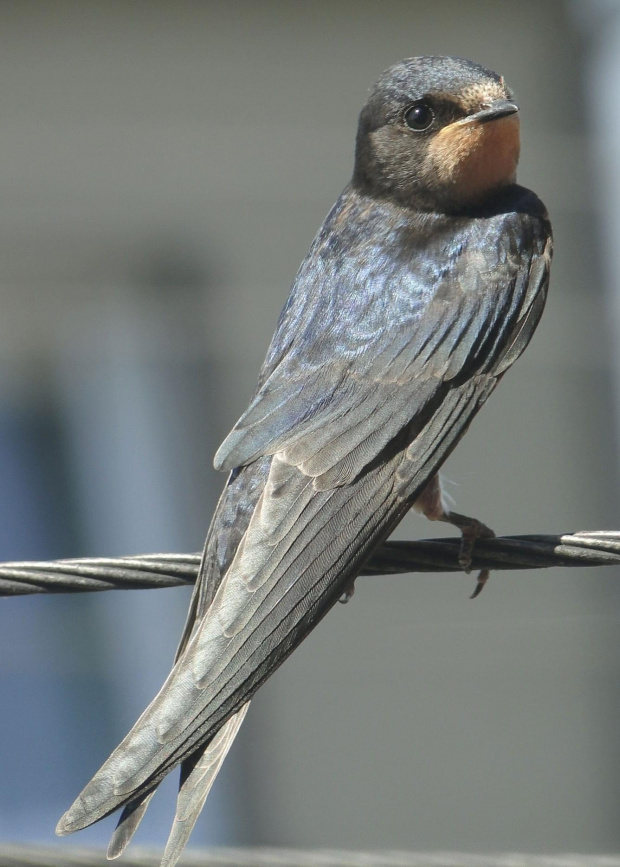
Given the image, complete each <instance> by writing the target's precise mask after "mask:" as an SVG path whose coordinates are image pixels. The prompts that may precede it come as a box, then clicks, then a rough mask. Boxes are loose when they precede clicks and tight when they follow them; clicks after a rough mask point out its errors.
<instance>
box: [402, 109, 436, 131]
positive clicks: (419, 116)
mask: <svg viewBox="0 0 620 867" xmlns="http://www.w3.org/2000/svg"><path fill="white" fill-rule="evenodd" d="M434 120H435V113H434V112H433V109H432V108H431V107H430V105H427V103H425V102H417V103H416V104H415V105H412V106H411V108H409V109H407V111H406V112H405V123H406V124H407V126H408V127H409V129H414V130H416V132H421V131H422V130H424V129H428V128H429V126H430V125H431V124H432V122H433V121H434Z"/></svg>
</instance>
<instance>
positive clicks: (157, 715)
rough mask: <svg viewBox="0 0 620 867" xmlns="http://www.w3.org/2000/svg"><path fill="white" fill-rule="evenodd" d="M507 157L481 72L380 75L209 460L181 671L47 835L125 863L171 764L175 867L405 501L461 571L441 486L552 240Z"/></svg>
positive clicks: (544, 267) (463, 523)
mask: <svg viewBox="0 0 620 867" xmlns="http://www.w3.org/2000/svg"><path fill="white" fill-rule="evenodd" d="M519 147H520V142H519V119H518V107H517V104H516V103H515V101H514V97H513V94H512V92H511V91H510V90H509V89H508V87H507V85H506V84H505V82H504V79H503V78H502V77H500V76H499V75H497V74H496V73H494V72H492V71H490V70H488V69H485V68H484V67H482V66H479V65H478V64H476V63H472V62H470V61H467V60H462V59H459V58H452V57H415V58H411V59H408V60H404V61H402V62H401V63H398V64H396V65H395V66H392V67H391V68H390V69H388V70H387V71H386V72H384V73H383V75H382V76H381V77H380V78H379V80H378V81H377V83H376V84H375V86H374V88H373V89H372V90H371V92H370V95H369V98H368V100H367V102H366V104H365V105H364V107H363V109H362V111H361V114H360V118H359V125H358V131H357V139H356V149H355V162H354V171H353V176H352V179H351V181H350V183H349V184H348V185H347V186H346V187H345V189H344V191H343V193H342V194H341V196H340V198H339V199H338V201H337V202H336V204H335V205H334V207H333V208H332V210H331V211H330V213H329V214H328V216H327V218H326V220H325V222H324V223H323V226H322V227H321V229H320V230H319V232H318V235H317V236H316V238H315V240H314V242H313V244H312V246H311V248H310V251H309V253H308V255H307V256H306V258H305V259H304V261H303V262H302V264H301V266H300V268H299V271H298V273H297V276H296V278H295V281H294V283H293V286H292V289H291V292H290V295H289V298H288V301H287V302H286V305H285V307H284V309H283V311H282V314H281V316H280V319H279V322H278V324H277V328H276V331H275V335H274V337H273V340H272V343H271V346H270V347H269V350H268V352H267V357H266V360H265V362H264V364H263V367H262V369H261V371H260V375H259V380H258V387H257V390H256V394H255V396H254V398H253V400H252V401H251V403H250V405H249V407H248V409H247V410H246V412H245V413H244V414H243V415H242V416H241V418H240V419H239V421H238V422H237V424H236V425H235V427H234V428H233V430H232V432H231V433H230V434H229V435H228V437H227V438H226V439H225V441H224V443H223V444H222V446H221V447H220V448H219V450H218V452H217V454H216V455H215V460H214V463H215V467H216V469H219V470H226V471H228V472H229V475H228V481H227V483H226V486H225V488H224V491H223V493H222V495H221V498H220V500H219V503H218V506H217V508H216V511H215V515H214V518H213V521H212V524H211V527H210V530H209V533H208V536H207V541H206V545H205V549H204V554H203V558H202V563H201V566H200V572H199V577H198V581H197V584H196V587H195V590H194V594H193V597H192V601H191V605H190V609H189V614H188V617H187V622H186V625H185V629H184V632H183V635H182V637H181V642H180V645H179V648H178V651H177V655H176V661H175V664H174V667H173V668H172V671H171V672H170V674H169V676H168V678H167V680H166V682H165V683H164V685H163V687H162V689H161V691H160V692H159V693H158V695H157V696H156V697H155V699H154V700H153V701H152V703H151V704H150V705H149V707H148V708H147V709H146V710H145V711H144V713H143V714H142V716H141V717H140V718H139V720H138V721H137V723H136V724H135V726H134V727H133V729H132V730H131V731H130V732H129V734H128V735H127V737H126V738H125V739H124V740H123V741H122V743H121V744H120V745H119V746H118V747H117V749H116V750H115V751H114V752H113V753H112V755H111V756H110V758H109V759H108V760H107V761H106V762H105V764H104V765H103V766H102V767H101V769H100V770H99V771H98V772H97V773H96V774H95V776H94V777H93V779H92V780H91V781H90V782H89V783H88V785H87V786H86V788H85V789H84V790H83V791H82V793H81V794H80V795H79V796H78V798H77V800H76V801H75V803H74V804H73V805H72V807H71V808H70V809H69V810H68V812H67V813H66V814H65V815H64V816H63V817H62V819H61V820H60V822H59V824H58V828H57V833H58V834H60V835H64V834H69V833H72V832H73V831H77V830H79V829H81V828H84V827H86V826H87V825H90V824H92V823H93V822H96V821H98V820H99V819H102V818H103V817H104V816H107V815H108V814H110V813H112V812H113V811H114V810H116V809H117V808H120V807H122V808H123V810H122V814H121V816H120V819H119V822H118V825H117V827H116V830H115V832H114V834H113V837H112V840H111V843H110V846H109V849H108V857H109V858H116V857H118V856H119V855H120V854H121V852H122V851H123V849H124V848H125V846H126V845H127V843H128V842H129V840H130V839H131V837H132V836H133V834H134V832H135V830H136V828H137V827H138V824H139V822H140V820H141V819H142V816H143V815H144V812H145V810H146V808H147V806H148V803H149V801H150V799H151V797H152V796H153V794H154V792H155V790H156V788H157V786H158V784H159V783H160V782H161V780H162V779H163V778H164V777H165V776H166V774H168V773H169V772H170V771H171V770H172V769H173V768H175V767H176V766H177V765H180V788H179V794H178V802H177V809H176V815H175V818H174V822H173V825H172V830H171V833H170V837H169V840H168V843H167V846H166V849H165V852H164V856H163V861H162V864H163V865H165V867H172V865H174V864H175V863H176V861H177V858H178V857H179V855H180V853H181V851H182V849H183V847H184V845H185V843H186V842H187V839H188V837H189V834H190V832H191V830H192V828H193V826H194V824H195V822H196V819H197V817H198V815H199V813H200V811H201V809H202V807H203V805H204V802H205V799H206V797H207V794H208V792H209V789H210V788H211V786H212V784H213V781H214V779H215V777H216V775H217V773H218V771H219V769H220V767H221V765H222V762H223V760H224V758H225V756H226V754H227V752H228V750H229V748H230V746H231V744H232V742H233V740H234V738H235V736H236V734H237V732H238V730H239V727H240V725H241V723H242V721H243V718H244V716H245V714H246V712H247V710H248V705H249V702H250V699H251V698H252V696H253V694H254V693H255V691H256V690H257V689H258V688H259V687H260V686H261V684H262V683H263V682H264V681H265V680H266V679H267V678H268V677H269V676H270V675H271V674H272V673H273V671H274V670H275V669H276V668H277V667H278V666H279V665H280V664H281V663H282V662H283V661H284V660H285V659H286V657H287V656H288V655H289V654H290V653H291V652H292V651H293V650H294V649H295V648H296V647H297V645H298V644H299V643H300V642H301V641H302V640H303V639H304V638H305V637H306V636H307V635H308V633H309V632H310V631H311V630H312V629H313V628H314V626H316V624H317V623H318V622H319V620H321V618H322V617H324V616H325V614H326V613H327V612H328V611H329V610H330V608H331V607H332V606H333V605H334V604H335V603H336V602H337V601H338V599H339V598H341V597H342V596H343V595H345V596H346V595H347V594H348V593H350V590H351V587H352V584H353V582H354V580H355V577H356V576H357V575H358V574H359V572H360V570H361V569H362V567H363V565H364V563H365V561H366V560H367V558H368V557H369V555H370V554H371V553H372V552H373V551H374V550H375V549H376V548H377V547H378V546H379V545H381V543H382V542H383V541H384V540H385V539H386V538H387V537H388V536H389V535H390V533H391V532H392V531H393V529H394V528H395V527H396V525H397V524H398V523H399V521H400V520H401V519H402V518H403V516H404V515H405V514H406V513H407V512H408V511H409V509H410V508H411V507H415V508H417V509H418V510H419V511H421V512H422V513H423V514H425V515H426V516H427V517H428V518H430V519H431V520H439V521H447V522H449V523H451V524H454V525H455V526H456V527H458V528H459V529H460V530H461V532H462V538H463V544H462V548H461V557H460V559H461V564H462V565H463V567H464V568H467V567H468V566H469V563H470V561H471V551H472V547H473V544H474V542H475V540H476V538H478V537H480V536H484V535H487V536H488V535H492V532H491V531H490V530H489V529H488V528H487V527H486V526H485V525H484V524H483V523H482V522H480V521H477V520H475V519H473V518H468V517H466V516H463V515H460V514H457V513H455V512H453V511H451V510H450V508H449V506H448V504H447V501H446V499H445V497H444V495H443V493H442V489H441V482H440V478H439V475H438V473H439V469H440V467H441V466H442V464H443V463H444V461H445V460H446V458H447V457H448V456H449V455H450V453H451V452H452V450H453V449H454V447H455V446H456V445H457V443H458V441H459V440H460V438H461V437H462V436H463V434H464V433H465V431H466V430H467V428H468V426H469V424H470V422H471V421H472V419H473V417H474V415H475V414H476V413H477V412H478V410H479V409H480V407H481V406H482V404H483V403H484V402H485V401H486V399H487V398H488V397H489V395H490V394H491V392H492V391H493V390H494V388H495V386H496V385H497V383H498V382H499V381H500V379H501V378H502V376H503V375H504V373H505V372H506V371H507V370H508V368H509V367H510V366H511V365H512V364H513V362H514V361H515V360H516V359H517V358H518V357H519V356H520V355H521V353H522V352H523V350H524V349H525V347H526V346H527V344H528V343H529V341H530V338H531V336H532V334H533V332H534V330H535V328H536V326H537V324H538V321H539V319H540V316H541V314H542V311H543V307H544V304H545V298H546V294H547V286H548V282H549V267H550V261H551V248H552V236H551V227H550V223H549V219H548V216H547V212H546V209H545V207H544V205H543V204H542V203H541V201H540V200H539V199H538V198H537V196H536V195H535V194H534V193H533V192H531V191H530V190H527V189H525V188H524V187H521V186H518V185H517V184H516V168H517V162H518V158H519ZM485 578H486V575H485V574H481V576H480V577H479V583H484V580H485Z"/></svg>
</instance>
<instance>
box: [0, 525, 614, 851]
mask: <svg viewBox="0 0 620 867" xmlns="http://www.w3.org/2000/svg"><path fill="white" fill-rule="evenodd" d="M460 544H461V540H460V538H451V539H425V540H422V541H418V542H386V543H385V544H384V545H382V546H381V548H379V549H378V551H376V552H375V554H374V555H373V556H372V557H371V558H370V560H369V561H368V563H367V565H366V566H365V568H364V569H363V571H362V573H361V574H362V575H396V574H402V573H404V572H459V571H461V567H460V566H459V563H458V553H459V548H460ZM617 564H620V532H615V531H609V530H594V531H583V532H579V533H567V534H564V535H561V536H550V535H531V536H503V537H500V538H498V539H479V540H478V541H477V542H476V546H475V548H474V554H473V560H472V564H471V568H472V570H478V569H485V568H486V569H491V570H493V571H495V570H505V569H545V568H549V567H551V566H613V565H617ZM199 565H200V554H141V555H139V556H134V557H113V558H108V557H87V558H81V559H72V560H51V561H47V562H45V561H43V562H36V561H35V562H20V563H3V564H0V596H22V595H26V594H34V593H85V592H92V591H95V590H138V589H149V588H157V587H180V586H185V585H188V584H193V583H194V582H195V580H196V576H197V574H198V567H199ZM0 867H1V865H0Z"/></svg>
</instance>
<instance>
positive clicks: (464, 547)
mask: <svg viewBox="0 0 620 867" xmlns="http://www.w3.org/2000/svg"><path fill="white" fill-rule="evenodd" d="M442 520H444V521H447V522H448V523H449V524H453V525H454V526H455V527H458V528H459V530H460V531H461V547H460V549H459V565H460V566H461V568H462V569H463V571H464V572H465V573H466V574H467V575H469V573H470V572H471V560H472V554H473V552H474V545H475V544H476V540H477V539H494V538H495V533H494V532H493V530H491V528H490V527H487V525H486V524H483V523H482V521H479V520H478V519H477V518H469V517H468V516H467V515H459V514H458V512H446V515H445V517H444V518H442ZM489 575H490V572H489V570H488V569H481V570H480V572H479V573H478V582H477V584H476V589H475V590H474V592H473V593H472V595H471V596H470V597H469V598H470V599H475V598H476V597H477V596H480V594H481V593H482V591H483V589H484V585H485V584H486V583H487V581H488V580H489Z"/></svg>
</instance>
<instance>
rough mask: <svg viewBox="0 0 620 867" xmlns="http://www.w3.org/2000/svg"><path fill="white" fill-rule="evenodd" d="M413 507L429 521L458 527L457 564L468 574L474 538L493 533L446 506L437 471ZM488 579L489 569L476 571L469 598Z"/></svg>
mask: <svg viewBox="0 0 620 867" xmlns="http://www.w3.org/2000/svg"><path fill="white" fill-rule="evenodd" d="M413 507H414V509H416V510H417V511H418V512H422V514H423V515H424V516H425V517H426V518H428V519H429V521H444V522H445V523H447V524H452V525H453V526H455V527H458V528H459V530H460V531H461V548H460V550H459V564H460V566H461V567H462V568H463V569H464V571H465V572H466V573H467V574H469V572H470V570H471V556H472V553H473V550H474V545H475V544H476V539H494V538H495V533H494V532H493V530H491V529H490V528H489V527H487V526H486V524H483V523H482V521H479V520H478V519H477V518H469V517H468V516H467V515H460V514H459V513H458V512H452V511H451V510H450V509H448V508H447V506H446V503H445V502H444V498H443V494H442V490H441V479H440V478H439V473H437V474H436V475H434V476H433V478H432V479H431V480H430V482H429V483H428V484H427V486H426V487H425V488H424V490H423V491H422V493H421V494H420V496H419V497H418V499H417V500H416V501H415V503H414V504H413ZM488 580H489V570H488V569H481V570H480V572H479V573H478V583H477V584H476V589H475V590H474V592H473V593H472V595H471V597H470V598H471V599H475V598H476V596H479V595H480V593H482V590H483V588H484V585H485V584H486V583H487V581H488Z"/></svg>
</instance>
